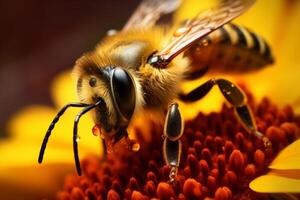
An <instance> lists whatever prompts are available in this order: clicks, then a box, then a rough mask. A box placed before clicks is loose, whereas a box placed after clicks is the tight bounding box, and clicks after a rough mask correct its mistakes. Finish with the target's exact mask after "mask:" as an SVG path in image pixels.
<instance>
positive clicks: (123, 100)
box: [112, 68, 135, 120]
mask: <svg viewBox="0 0 300 200" xmlns="http://www.w3.org/2000/svg"><path fill="white" fill-rule="evenodd" d="M112 92H113V98H114V101H115V104H116V106H117V107H118V110H119V112H120V113H121V114H122V115H123V116H124V117H125V118H126V119H127V120H129V119H130V118H131V116H132V114H133V111H134V108H135V87H134V83H133V80H132V78H131V77H130V76H129V74H128V72H126V71H125V70H123V69H121V68H116V69H115V70H114V71H113V75H112Z"/></svg>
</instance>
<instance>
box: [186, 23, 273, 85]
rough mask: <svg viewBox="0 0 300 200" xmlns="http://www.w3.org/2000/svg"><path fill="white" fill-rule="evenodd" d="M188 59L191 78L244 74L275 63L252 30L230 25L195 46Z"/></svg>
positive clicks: (264, 43)
mask: <svg viewBox="0 0 300 200" xmlns="http://www.w3.org/2000/svg"><path fill="white" fill-rule="evenodd" d="M186 56H188V57H189V58H190V59H191V65H192V66H191V70H190V71H189V73H188V76H187V77H188V79H194V78H198V77H199V76H201V75H203V74H204V73H206V71H208V70H209V71H212V72H226V73H243V72H248V71H254V70H259V69H261V68H263V67H265V66H267V65H268V64H272V63H273V57H272V53H271V50H270V46H269V45H268V43H267V42H266V41H265V40H264V39H263V38H262V37H260V36H259V35H257V34H255V33H253V32H251V31H249V30H248V29H246V28H244V27H241V26H238V25H235V24H232V23H229V24H226V25H224V26H222V27H220V28H219V29H217V30H215V31H214V32H212V33H210V34H209V35H207V36H206V37H204V38H203V39H202V40H201V41H200V42H198V43H197V44H195V45H193V46H192V47H191V48H190V49H189V50H188V51H187V52H186Z"/></svg>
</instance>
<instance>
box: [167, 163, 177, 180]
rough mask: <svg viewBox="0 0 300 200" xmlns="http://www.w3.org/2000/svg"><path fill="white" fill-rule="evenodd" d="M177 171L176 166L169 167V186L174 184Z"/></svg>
mask: <svg viewBox="0 0 300 200" xmlns="http://www.w3.org/2000/svg"><path fill="white" fill-rule="evenodd" d="M177 171H178V167H177V166H171V170H170V175H169V178H170V180H169V181H170V183H171V184H174V183H175V181H176V176H177Z"/></svg>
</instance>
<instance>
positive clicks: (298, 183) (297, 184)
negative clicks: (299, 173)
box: [249, 174, 300, 193]
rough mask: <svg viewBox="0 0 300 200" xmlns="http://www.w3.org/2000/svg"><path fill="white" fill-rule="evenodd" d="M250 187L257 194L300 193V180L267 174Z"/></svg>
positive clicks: (253, 182)
mask: <svg viewBox="0 0 300 200" xmlns="http://www.w3.org/2000/svg"><path fill="white" fill-rule="evenodd" d="M249 187H250V188H251V189H252V190H254V191H255V192H264V193H299V192H300V179H294V178H288V177H284V176H278V175H272V174H267V175H264V176H260V177H258V178H256V179H254V180H253V181H252V182H251V183H250V184H249Z"/></svg>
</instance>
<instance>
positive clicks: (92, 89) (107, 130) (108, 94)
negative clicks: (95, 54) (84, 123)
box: [77, 65, 136, 139]
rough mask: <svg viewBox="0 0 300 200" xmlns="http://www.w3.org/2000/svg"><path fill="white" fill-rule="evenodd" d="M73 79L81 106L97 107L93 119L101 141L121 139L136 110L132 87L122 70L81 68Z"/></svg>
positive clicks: (112, 67) (134, 94)
mask: <svg viewBox="0 0 300 200" xmlns="http://www.w3.org/2000/svg"><path fill="white" fill-rule="evenodd" d="M83 69H84V70H85V71H84V72H81V73H80V75H79V77H78V78H77V93H78V96H79V99H80V101H81V102H84V103H88V104H96V103H97V104H99V105H98V106H97V107H96V108H95V109H94V111H93V118H94V121H95V124H96V125H97V127H99V128H100V130H101V134H102V136H103V137H105V138H113V137H118V139H120V137H122V136H123V131H124V130H126V128H127V126H128V124H129V122H130V119H131V117H132V115H133V113H134V110H135V107H136V87H135V82H134V80H133V77H132V75H131V74H130V72H128V71H127V70H126V69H124V68H121V67H118V66H113V65H108V66H104V67H97V66H95V65H91V66H89V67H85V68H83Z"/></svg>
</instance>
